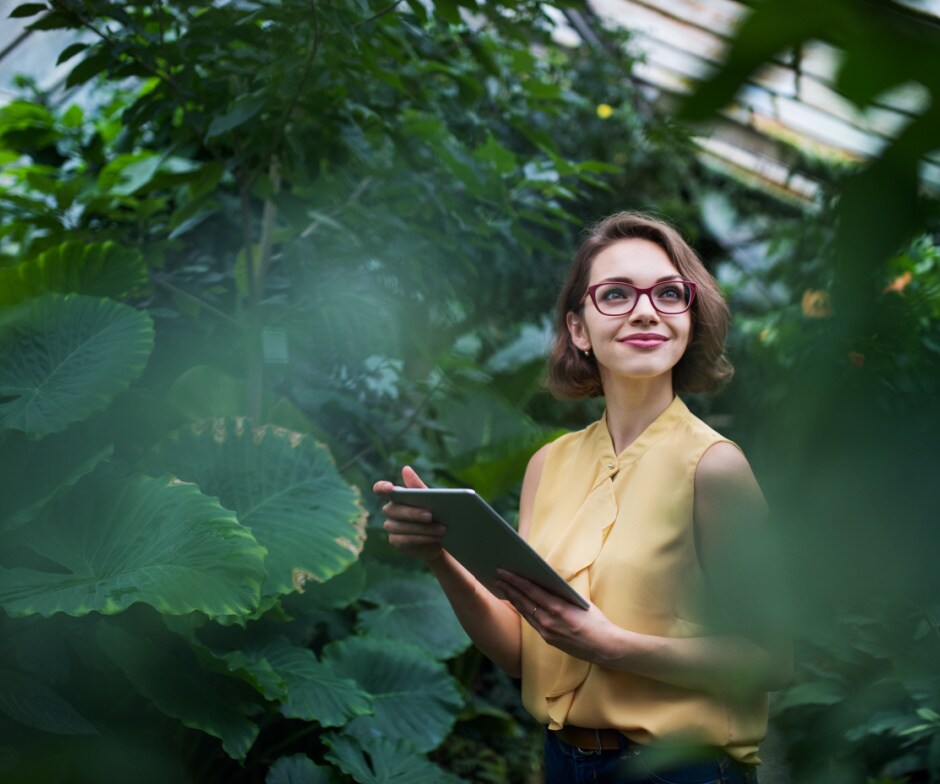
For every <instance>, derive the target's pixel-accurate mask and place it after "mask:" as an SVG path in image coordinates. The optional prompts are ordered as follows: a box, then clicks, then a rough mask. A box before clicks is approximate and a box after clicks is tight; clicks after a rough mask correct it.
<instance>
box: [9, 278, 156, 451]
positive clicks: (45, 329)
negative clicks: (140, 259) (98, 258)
mask: <svg viewBox="0 0 940 784" xmlns="http://www.w3.org/2000/svg"><path fill="white" fill-rule="evenodd" d="M153 336H154V332H153V323H152V322H151V320H150V317H149V316H148V315H147V314H146V313H142V312H140V311H137V310H135V309H134V308H132V307H130V306H128V305H123V304H121V303H119V302H115V301H113V300H108V299H98V298H96V297H86V296H82V295H78V294H66V295H64V296H63V295H60V294H47V295H45V296H43V297H40V298H38V299H34V300H29V301H27V302H23V303H22V304H20V305H17V306H16V307H14V308H11V309H10V310H9V311H8V312H7V313H5V314H4V315H3V316H2V317H0V357H3V361H2V362H0V430H21V431H23V432H24V433H27V434H29V435H31V436H33V437H36V438H41V437H43V436H45V435H48V434H49V433H56V432H59V431H61V430H64V429H65V428H66V427H67V426H68V425H70V424H72V423H73V422H79V421H81V420H83V419H85V418H87V417H88V416H90V415H91V414H93V413H94V412H96V411H100V410H102V409H104V408H105V407H107V406H108V404H109V403H110V402H111V401H112V400H113V399H114V397H115V396H116V395H117V394H118V393H119V392H121V391H123V390H124V389H126V388H127V387H128V386H129V385H130V384H131V382H132V381H134V379H136V378H137V377H138V376H139V375H140V373H141V371H142V370H143V368H144V365H145V364H146V363H147V359H148V358H149V356H150V352H151V351H152V350H153Z"/></svg>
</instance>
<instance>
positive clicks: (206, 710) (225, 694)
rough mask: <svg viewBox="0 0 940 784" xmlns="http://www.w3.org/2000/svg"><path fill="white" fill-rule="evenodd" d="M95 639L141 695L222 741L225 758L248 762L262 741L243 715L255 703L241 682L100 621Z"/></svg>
mask: <svg viewBox="0 0 940 784" xmlns="http://www.w3.org/2000/svg"><path fill="white" fill-rule="evenodd" d="M95 639H96V640H97V642H98V644H99V645H100V646H101V648H102V650H103V651H104V652H105V654H106V655H107V657H108V658H109V659H110V660H111V661H112V662H114V664H115V665H116V666H117V667H118V668H119V669H120V670H121V671H122V672H123V673H124V674H125V675H126V676H127V678H128V680H130V682H131V683H132V684H133V685H134V688H135V689H137V691H139V692H140V693H141V694H142V695H143V696H145V697H147V698H148V699H149V700H150V701H151V702H153V704H154V705H156V706H157V707H158V708H159V709H160V710H161V711H163V712H164V713H165V714H167V715H168V716H172V717H173V718H175V719H179V721H181V722H182V723H183V724H184V725H186V726H187V727H192V728H193V729H196V730H201V731H202V732H205V733H208V734H209V735H213V736H214V737H216V738H219V739H220V740H221V741H222V748H223V749H225V752H226V754H228V755H229V756H230V757H232V758H234V759H244V758H245V756H246V755H247V754H248V751H249V750H250V749H251V746H252V744H254V742H255V739H256V738H257V737H258V725H257V724H255V723H254V722H252V721H250V720H249V719H248V718H247V716H246V715H245V713H246V712H248V711H250V710H252V708H253V704H252V703H251V702H250V701H248V700H246V699H245V698H244V697H243V696H242V694H241V689H244V686H242V685H241V684H240V683H239V682H238V681H237V680H235V679H233V678H227V677H224V676H219V675H214V674H212V673H209V672H207V671H206V670H204V669H203V668H202V667H201V666H200V665H199V662H198V661H197V660H196V658H195V657H194V656H193V655H192V653H191V652H190V651H189V649H188V648H185V647H183V646H182V645H176V646H172V647H171V643H170V641H163V642H161V644H159V645H158V644H154V643H153V642H151V641H148V640H142V639H138V638H137V637H134V636H133V635H132V634H130V633H128V632H127V631H125V630H124V629H121V628H120V627H118V626H116V625H114V624H110V623H105V622H102V623H100V624H99V625H98V630H97V632H96V634H95Z"/></svg>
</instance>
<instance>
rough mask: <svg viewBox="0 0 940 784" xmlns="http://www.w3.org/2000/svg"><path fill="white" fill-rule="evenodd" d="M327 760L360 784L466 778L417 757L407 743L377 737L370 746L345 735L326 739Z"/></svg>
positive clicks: (445, 783)
mask: <svg viewBox="0 0 940 784" xmlns="http://www.w3.org/2000/svg"><path fill="white" fill-rule="evenodd" d="M325 740H326V743H327V745H328V746H329V747H330V751H328V752H327V754H326V758H327V759H328V760H329V761H330V762H333V763H335V764H336V765H337V766H338V767H339V769H340V770H342V771H343V772H344V773H346V774H347V775H348V776H351V777H352V778H353V780H354V781H358V782H359V784H459V783H460V782H461V781H463V779H461V778H458V777H457V776H454V775H452V774H450V773H448V772H447V771H445V770H443V769H442V768H440V767H438V766H437V765H435V764H434V763H433V762H431V761H430V760H429V759H427V757H425V756H423V755H421V754H418V753H417V752H416V751H415V750H414V749H413V748H412V747H411V746H410V745H409V744H408V743H407V742H406V741H403V740H397V741H392V740H389V739H388V738H383V737H376V738H374V739H371V740H370V741H369V742H367V743H361V742H357V741H355V740H354V739H352V738H350V737H348V736H344V735H331V736H327V738H326V739H325Z"/></svg>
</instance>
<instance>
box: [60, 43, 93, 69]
mask: <svg viewBox="0 0 940 784" xmlns="http://www.w3.org/2000/svg"><path fill="white" fill-rule="evenodd" d="M87 48H88V44H83V43H77V44H69V45H68V46H66V47H65V49H63V50H62V51H61V52H60V53H59V56H58V58H57V59H56V61H55V64H56V65H62V63H64V62H67V61H69V60H71V59H72V58H73V57H75V55H77V54H79V53H80V52H84V51H85V50H86V49H87Z"/></svg>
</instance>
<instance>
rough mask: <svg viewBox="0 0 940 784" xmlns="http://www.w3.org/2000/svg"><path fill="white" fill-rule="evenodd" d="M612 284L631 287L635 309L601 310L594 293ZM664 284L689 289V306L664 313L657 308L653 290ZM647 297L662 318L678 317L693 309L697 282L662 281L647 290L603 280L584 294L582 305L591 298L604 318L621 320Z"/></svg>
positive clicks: (616, 281) (628, 284)
mask: <svg viewBox="0 0 940 784" xmlns="http://www.w3.org/2000/svg"><path fill="white" fill-rule="evenodd" d="M611 283H619V284H620V285H621V286H629V287H630V288H631V289H633V290H634V291H635V292H636V301H635V302H634V303H633V307H632V308H630V310H628V311H627V312H626V313H605V312H604V311H603V310H601V308H600V305H598V304H597V297H595V296H594V292H595V291H597V289H599V288H600V287H601V286H608V285H610V284H611ZM664 283H681V284H682V285H683V286H688V287H689V304H688V305H686V306H685V307H684V308H683V309H682V310H670V311H666V312H663V311H661V310H660V309H659V308H657V307H656V303H655V302H653V297H652V293H653V289H655V288H656V287H657V286H662V285H663V284H664ZM644 294H645V295H646V298H647V299H648V300H649V301H650V305H652V306H653V310H655V311H656V312H657V313H659V315H661V316H678V315H680V314H682V313H686V312H687V311H688V310H689V309H690V308H691V307H692V303H693V302H695V282H694V281H691V280H682V279H681V278H676V279H675V280H661V281H659V283H654V284H653V285H652V286H647V287H646V288H645V289H643V288H640V287H639V286H634V285H633V284H632V283H627V282H626V281H623V280H602V281H601V282H600V283H595V284H594V285H593V286H588V287H587V291H585V292H584V296H583V297H581V305H582V306H583V305H584V302H585V300H586V299H587V298H588V297H590V298H591V302H593V303H594V307H595V308H596V309H597V312H598V313H600V314H601V315H602V316H609V317H611V318H621V317H623V316H629V315H630V314H631V313H633V311H634V310H636V306H637V305H639V304H640V297H642V296H643V295H644Z"/></svg>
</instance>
